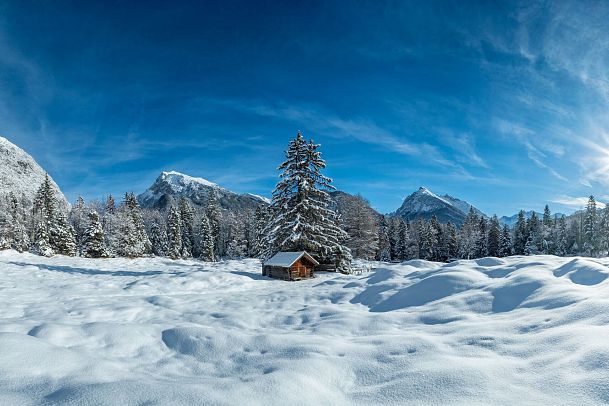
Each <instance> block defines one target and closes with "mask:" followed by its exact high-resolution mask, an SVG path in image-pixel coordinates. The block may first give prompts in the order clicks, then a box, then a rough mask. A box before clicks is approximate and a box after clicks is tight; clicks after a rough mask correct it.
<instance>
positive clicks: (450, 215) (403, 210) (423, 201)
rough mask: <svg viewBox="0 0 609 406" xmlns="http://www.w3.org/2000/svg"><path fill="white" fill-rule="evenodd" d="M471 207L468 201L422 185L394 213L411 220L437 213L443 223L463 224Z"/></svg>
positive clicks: (477, 211)
mask: <svg viewBox="0 0 609 406" xmlns="http://www.w3.org/2000/svg"><path fill="white" fill-rule="evenodd" d="M470 207H473V206H472V205H471V204H469V203H468V202H466V201H463V200H461V199H457V198H455V197H452V196H449V195H444V196H438V195H436V194H434V193H433V192H431V191H430V190H428V189H427V188H424V187H420V188H419V190H417V191H416V192H414V193H413V194H411V195H410V196H408V197H407V198H406V199H405V200H404V203H402V206H401V207H400V208H399V209H398V210H397V211H396V212H395V213H394V214H395V215H396V216H399V217H401V218H403V219H404V220H409V221H411V220H416V219H419V218H422V219H427V220H428V219H430V218H431V217H432V216H434V215H435V216H436V217H437V218H438V221H440V222H441V223H448V222H451V223H454V224H457V225H461V224H462V223H463V220H465V216H467V213H468V212H469V209H470ZM474 210H475V211H476V213H477V214H478V215H484V214H483V213H482V212H481V211H480V210H478V209H476V208H475V207H474Z"/></svg>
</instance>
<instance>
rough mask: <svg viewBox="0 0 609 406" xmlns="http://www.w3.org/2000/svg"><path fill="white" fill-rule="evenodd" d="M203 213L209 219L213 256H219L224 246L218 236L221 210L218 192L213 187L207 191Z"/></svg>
mask: <svg viewBox="0 0 609 406" xmlns="http://www.w3.org/2000/svg"><path fill="white" fill-rule="evenodd" d="M205 215H206V216H207V220H208V221H209V227H210V233H211V237H212V239H213V247H214V258H221V256H222V254H223V252H224V248H225V247H224V246H223V244H222V241H221V238H220V228H221V227H220V226H221V224H222V212H221V211H220V202H219V199H218V192H217V191H216V190H215V189H212V190H211V191H210V192H209V196H208V198H207V205H206V207H205Z"/></svg>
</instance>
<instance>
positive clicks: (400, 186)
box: [0, 1, 609, 215]
mask: <svg viewBox="0 0 609 406" xmlns="http://www.w3.org/2000/svg"><path fill="white" fill-rule="evenodd" d="M85 3H86V4H85ZM131 3H133V4H131ZM499 3H500V2H480V3H476V2H469V3H468V4H467V6H465V5H464V3H462V4H458V2H431V1H430V2H410V3H409V2H393V1H392V2H372V1H362V2H359V1H352V2H344V1H336V2H332V1H325V2H315V1H307V2H299V1H291V2H280V1H276V2H268V1H257V2H252V1H242V2H239V1H235V2H233V1H221V2H211V1H196V2H179V1H176V2H152V1H150V2H120V1H117V2H113V1H104V2H76V1H74V2H54V1H48V2H29V1H15V2H2V3H0V135H2V136H5V137H7V138H8V139H9V140H11V141H13V142H14V143H16V144H18V145H19V146H21V147H23V148H24V149H26V150H27V151H28V152H30V153H31V154H32V155H33V156H34V157H35V158H36V159H37V160H38V161H39V163H40V164H41V165H42V166H43V167H45V168H46V169H47V170H48V171H49V172H50V173H51V175H52V176H53V177H54V178H55V180H56V181H57V182H58V183H59V185H60V186H61V187H62V189H63V190H64V192H65V193H66V195H67V196H68V198H69V199H70V200H74V199H75V198H76V197H77V196H78V195H79V194H80V195H83V196H84V197H85V198H87V199H92V198H99V197H101V196H103V195H106V194H108V193H112V194H115V195H121V194H122V193H123V192H125V191H135V192H138V193H139V192H141V191H143V190H144V189H145V188H146V187H147V186H149V185H150V184H151V183H152V182H153V181H154V179H155V178H156V176H157V175H158V173H159V172H160V171H162V170H177V171H181V172H185V173H187V174H190V175H193V176H200V177H204V178H206V179H209V180H211V181H214V182H216V183H219V184H221V185H222V186H225V187H227V188H229V189H232V190H235V191H238V192H251V193H257V194H261V195H267V196H268V195H270V192H271V190H272V188H273V186H274V184H275V183H276V180H277V172H276V170H275V167H276V166H277V165H278V164H279V163H280V162H281V160H282V157H283V156H282V153H283V150H284V149H285V146H286V144H287V142H288V141H289V139H290V138H291V137H293V136H294V135H295V134H296V132H297V130H302V131H303V133H304V135H305V136H306V137H313V138H314V140H315V141H316V142H319V143H321V144H322V151H323V153H324V156H325V158H326V159H327V161H328V170H327V174H328V175H329V176H331V177H333V178H334V180H335V185H336V186H337V187H338V188H339V189H342V190H345V191H347V192H351V193H358V192H359V193H361V194H362V195H364V196H365V197H366V198H368V199H369V200H370V202H371V204H372V205H373V206H374V207H375V208H377V209H379V210H380V211H382V212H390V211H393V210H395V209H396V208H397V207H398V206H399V205H400V204H401V201H402V200H403V198H404V197H405V196H406V195H408V194H410V193H411V192H412V191H413V190H415V189H416V188H418V187H419V186H420V185H424V186H426V187H428V188H429V189H431V190H432V191H435V192H436V193H449V194H451V195H454V196H457V197H460V198H463V199H466V200H468V201H470V202H472V203H473V204H475V205H476V206H477V207H479V208H480V209H481V210H483V211H485V212H487V213H497V214H500V215H502V214H512V213H514V212H516V211H517V210H519V209H520V208H525V209H541V208H542V207H543V205H544V204H545V203H548V204H550V206H551V208H552V209H554V211H561V212H570V211H572V210H574V209H576V208H578V207H581V206H582V205H583V204H584V203H583V202H584V201H585V196H588V195H590V194H594V195H595V196H597V198H598V199H599V200H601V201H603V200H609V191H608V190H607V187H608V185H609V114H608V113H609V23H608V22H607V21H609V3H607V2H590V3H587V2H581V1H574V2H569V1H557V2H540V3H534V2H530V1H527V2H522V3H519V2H501V4H499Z"/></svg>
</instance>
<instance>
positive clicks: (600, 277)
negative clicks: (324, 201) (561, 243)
mask: <svg viewBox="0 0 609 406" xmlns="http://www.w3.org/2000/svg"><path fill="white" fill-rule="evenodd" d="M565 275H566V276H568V277H569V279H570V280H571V281H572V282H573V283H576V284H578V285H588V286H590V285H598V284H599V283H601V282H603V281H604V280H605V279H607V276H609V268H607V267H606V266H604V265H602V264H599V263H598V262H594V261H590V260H586V259H581V258H577V259H574V260H572V261H570V262H568V263H566V264H564V265H563V266H561V267H559V268H558V269H556V270H555V271H554V276H557V277H562V276H565Z"/></svg>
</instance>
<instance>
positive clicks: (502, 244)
mask: <svg viewBox="0 0 609 406" xmlns="http://www.w3.org/2000/svg"><path fill="white" fill-rule="evenodd" d="M512 249H513V248H512V233H511V231H510V228H509V227H508V226H507V224H505V225H504V226H503V229H502V230H501V237H500V238H499V255H498V256H499V257H509V256H510V255H512Z"/></svg>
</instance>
